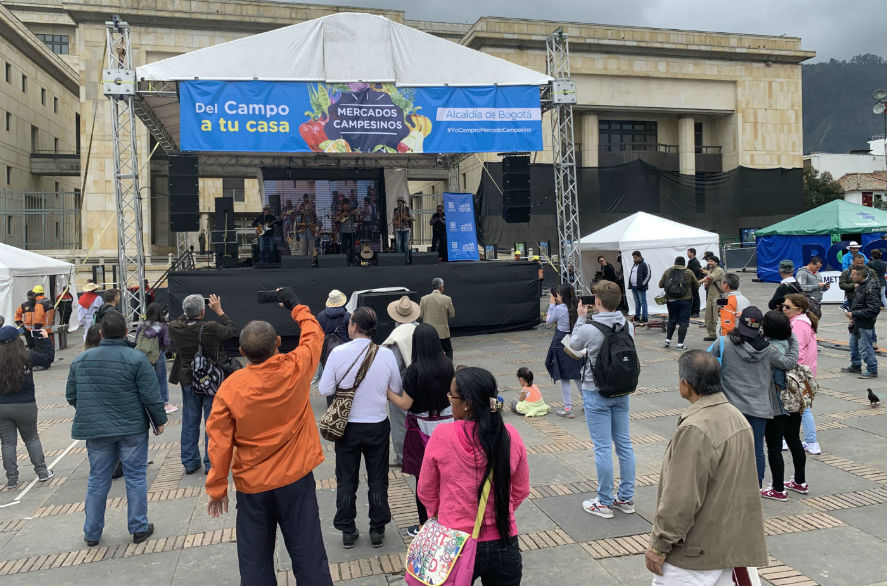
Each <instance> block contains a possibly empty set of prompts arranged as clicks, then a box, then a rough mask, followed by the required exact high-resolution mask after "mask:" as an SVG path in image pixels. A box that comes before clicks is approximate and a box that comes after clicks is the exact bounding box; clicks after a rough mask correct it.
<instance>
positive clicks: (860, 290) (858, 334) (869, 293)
mask: <svg viewBox="0 0 887 586" xmlns="http://www.w3.org/2000/svg"><path fill="white" fill-rule="evenodd" d="M850 278H851V279H852V280H853V282H854V283H856V285H857V287H856V291H855V293H854V295H853V305H852V306H851V307H850V311H848V312H847V318H848V319H849V320H850V367H849V368H842V369H841V372H847V373H859V378H863V379H872V378H878V359H877V357H876V356H875V349H874V345H873V342H872V337H873V336H874V333H875V322H876V321H877V319H878V314H879V313H880V312H881V288H880V287H879V283H878V282H877V280H876V279H873V278H871V276H870V275H869V268H868V267H866V266H864V265H863V266H854V267H852V268H851V269H850ZM863 361H865V365H866V369H867V370H866V372H862V362H863Z"/></svg>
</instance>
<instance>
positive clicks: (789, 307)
mask: <svg viewBox="0 0 887 586" xmlns="http://www.w3.org/2000/svg"><path fill="white" fill-rule="evenodd" d="M790 309H798V308H797V307H795V306H794V305H786V304H784V303H783V304H782V311H788V310H790Z"/></svg>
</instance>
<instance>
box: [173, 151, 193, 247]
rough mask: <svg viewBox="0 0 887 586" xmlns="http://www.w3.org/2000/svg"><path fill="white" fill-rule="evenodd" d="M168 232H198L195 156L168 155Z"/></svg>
mask: <svg viewBox="0 0 887 586" xmlns="http://www.w3.org/2000/svg"><path fill="white" fill-rule="evenodd" d="M169 230H170V232H198V231H199V230H200V180H199V179H198V158H197V155H190V154H182V153H176V154H171V155H169Z"/></svg>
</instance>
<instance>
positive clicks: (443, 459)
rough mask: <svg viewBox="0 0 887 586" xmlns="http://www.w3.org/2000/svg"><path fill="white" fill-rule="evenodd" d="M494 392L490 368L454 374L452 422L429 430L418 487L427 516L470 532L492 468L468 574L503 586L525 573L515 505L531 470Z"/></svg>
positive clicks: (523, 494)
mask: <svg viewBox="0 0 887 586" xmlns="http://www.w3.org/2000/svg"><path fill="white" fill-rule="evenodd" d="M497 395H498V393H497V390H496V379H495V378H494V377H493V375H492V374H490V372H488V371H486V370H484V369H482V368H474V367H469V368H463V369H462V370H459V371H457V372H456V375H455V378H454V379H453V382H452V385H451V386H450V392H449V394H448V395H447V396H448V397H449V400H450V404H451V405H452V407H453V418H454V419H455V422H454V423H453V424H451V425H442V426H439V427H438V428H436V429H435V430H434V434H433V435H432V436H431V439H430V440H429V441H428V445H427V446H426V448H425V459H424V460H423V462H422V475H421V476H420V477H419V484H418V486H417V491H416V492H417V493H418V495H419V498H420V499H421V500H422V502H423V503H424V504H425V507H426V508H427V510H428V515H429V516H430V517H434V516H436V517H437V518H438V520H439V521H440V522H441V524H443V525H445V526H447V527H451V528H453V529H458V530H460V531H465V532H467V533H471V531H472V530H473V529H474V521H475V517H476V515H477V508H478V501H479V495H480V490H481V487H482V485H483V482H484V480H485V478H486V477H487V475H488V474H489V473H490V471H491V469H492V472H493V481H492V488H491V490H490V497H489V500H488V502H487V508H486V512H485V514H484V520H483V523H482V526H481V530H480V535H479V536H478V547H477V557H476V559H475V564H474V577H475V579H476V578H477V577H480V578H481V579H482V581H483V582H484V583H485V584H486V583H493V582H495V583H496V584H501V585H503V586H507V585H511V584H515V585H517V584H520V580H521V576H522V573H523V571H522V565H521V554H520V549H519V548H518V543H517V525H516V523H515V521H514V511H515V510H516V509H517V508H518V506H520V504H521V503H522V502H523V501H524V499H526V498H527V496H528V495H529V494H530V470H529V467H528V465H527V449H526V447H525V446H524V443H523V441H522V440H521V438H520V435H518V433H517V430H515V429H514V428H513V427H512V426H511V425H506V424H505V423H504V422H503V421H502V414H501V412H500V409H501V404H500V403H499V402H498V401H497V399H496V398H497ZM490 462H492V465H491V464H490ZM503 536H504V537H503Z"/></svg>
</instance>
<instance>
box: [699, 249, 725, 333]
mask: <svg viewBox="0 0 887 586" xmlns="http://www.w3.org/2000/svg"><path fill="white" fill-rule="evenodd" d="M720 265H721V261H720V259H719V258H718V257H716V256H715V255H711V256H710V257H708V269H703V271H702V272H704V273H705V278H704V279H702V284H703V285H705V291H706V294H705V300H706V303H705V329H706V332H707V334H708V335H707V336H705V338H703V340H705V341H706V342H711V341H713V340H716V339H717V331H718V321H719V316H718V309H719V307H718V304H717V301H718V299H720V298H721V295H722V294H723V292H724V291H723V287H722V283H723V281H724V275H725V274H726V273H724V269H722V268H721V266H720Z"/></svg>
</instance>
